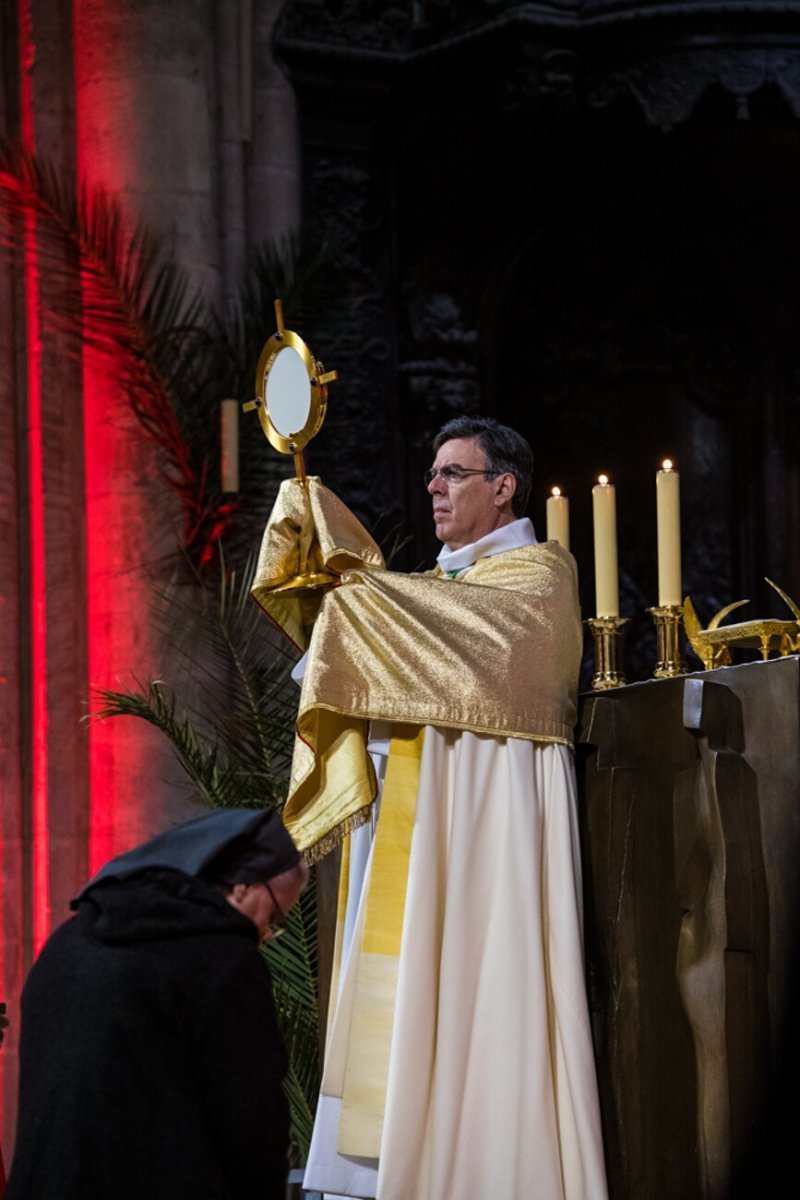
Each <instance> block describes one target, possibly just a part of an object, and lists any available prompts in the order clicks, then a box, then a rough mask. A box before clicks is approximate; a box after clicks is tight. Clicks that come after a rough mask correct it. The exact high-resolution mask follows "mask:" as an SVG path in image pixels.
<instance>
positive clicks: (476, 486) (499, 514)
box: [428, 438, 516, 550]
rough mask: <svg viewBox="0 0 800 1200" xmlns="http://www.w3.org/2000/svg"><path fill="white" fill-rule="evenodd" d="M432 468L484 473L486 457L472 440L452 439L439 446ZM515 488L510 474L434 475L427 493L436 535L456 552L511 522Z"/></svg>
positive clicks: (449, 548)
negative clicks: (491, 477) (459, 477)
mask: <svg viewBox="0 0 800 1200" xmlns="http://www.w3.org/2000/svg"><path fill="white" fill-rule="evenodd" d="M433 466H434V468H439V467H444V466H453V467H461V468H463V469H464V470H465V471H479V470H485V468H486V455H485V454H484V452H483V450H482V449H481V447H480V445H479V443H478V442H477V441H476V440H475V439H474V438H454V439H453V440H452V441H450V442H445V443H444V445H443V446H440V447H439V451H438V453H437V455H436V458H435V459H434V461H433ZM515 486H516V484H515V480H514V476H513V475H497V476H495V477H494V478H493V479H489V478H487V477H486V475H483V474H472V475H465V476H464V477H463V478H462V479H445V478H443V477H442V475H440V474H437V475H434V477H433V479H432V480H431V481H430V483H429V484H428V492H429V493H430V496H431V498H432V500H433V523H434V525H435V527H436V536H437V537H438V538H439V540H440V541H442V542H444V544H445V545H446V546H447V548H448V550H460V549H461V547H462V546H469V545H471V544H472V543H473V542H477V540H478V538H482V537H485V535H486V534H487V533H491V532H492V530H493V529H498V528H499V527H500V526H501V525H507V524H508V523H509V522H510V521H513V520H514V514H513V512H512V509H511V497H512V496H513V492H514V487H515Z"/></svg>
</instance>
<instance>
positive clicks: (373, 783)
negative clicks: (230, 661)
mask: <svg viewBox="0 0 800 1200" xmlns="http://www.w3.org/2000/svg"><path fill="white" fill-rule="evenodd" d="M433 449H434V454H435V457H434V460H433V464H432V466H431V467H430V469H429V470H428V471H427V472H426V475H425V485H426V487H427V490H428V493H429V494H430V497H431V501H432V508H433V520H434V524H435V527H436V532H437V535H438V537H439V538H440V539H441V541H442V543H443V546H442V550H441V552H440V554H439V558H438V562H437V566H436V568H435V570H434V571H433V572H431V573H429V574H424V575H403V574H399V573H396V572H392V571H387V570H386V569H385V568H384V565H383V560H382V558H381V555H380V551H379V550H378V548H377V546H376V545H375V544H374V542H373V541H372V539H371V538H370V537H369V536H368V534H367V533H366V532H365V530H364V529H363V528H362V527H361V526H360V525H359V524H358V522H357V521H356V520H355V518H354V517H353V516H352V515H351V514H350V513H349V512H348V511H347V509H345V508H344V506H343V505H341V504H340V502H339V501H338V500H337V499H336V497H334V496H333V495H332V494H331V493H330V492H328V491H327V490H326V489H325V488H323V487H322V485H321V484H320V483H319V481H318V480H314V479H311V480H309V481H308V483H307V486H306V487H304V486H303V485H302V484H301V483H300V482H299V481H296V480H293V481H290V482H287V483H286V484H284V485H283V488H282V491H281V494H280V495H279V498H278V501H277V504H276V508H275V510H274V512H273V516H272V518H271V521H270V524H269V526H268V528H267V531H266V534H265V537H264V542H263V545H262V552H261V557H260V561H259V569H258V575H257V580H256V585H255V588H254V594H255V596H256V599H257V600H258V601H259V602H260V603H261V605H262V606H263V607H264V609H265V610H266V611H267V613H268V614H269V615H270V616H271V617H272V619H273V620H275V621H276V622H277V624H278V625H279V626H280V627H281V628H282V629H283V630H284V632H285V633H286V634H287V635H288V636H289V637H291V638H292V639H293V640H294V641H295V643H296V644H297V645H298V646H299V647H300V648H301V649H302V650H307V652H308V653H307V660H306V668H305V673H304V678H303V685H302V692H301V699H300V708H299V714H298V724H297V740H296V748H295V755H294V761H293V768H292V779H291V788H290V796H289V800H288V803H287V806H286V810H285V813H284V816H285V819H286V821H287V824H288V827H289V829H290V831H291V833H292V836H293V838H294V840H295V841H296V842H297V844H298V845H299V846H300V847H301V848H302V849H304V850H306V851H307V852H308V854H309V855H310V856H311V857H314V856H317V857H318V856H320V855H321V854H323V853H325V852H326V851H327V850H328V849H330V848H332V847H333V846H334V845H336V844H337V843H339V842H343V855H342V877H341V889H340V901H339V921H338V927H337V938H336V948H335V963H334V980H333V991H332V996H331V1015H330V1019H329V1027H328V1038H327V1049H326V1059H325V1068H324V1075H323V1081H322V1094H321V1096H320V1105H319V1109H318V1113H317V1120H316V1125H315V1131H314V1139H313V1143H312V1148H311V1153H310V1157H309V1164H308V1168H307V1172H306V1180H305V1186H306V1187H307V1188H308V1189H317V1190H320V1191H324V1192H326V1193H328V1194H329V1195H331V1194H332V1195H347V1196H356V1197H378V1198H379V1200H493V1198H494V1197H498V1196H502V1197H504V1200H581V1198H582V1200H603V1198H604V1197H605V1195H606V1185H605V1172H604V1164H603V1152H602V1142H601V1133H600V1122H599V1112H598V1102H597V1088H596V1080H595V1072H594V1060H593V1054H592V1043H591V1036H590V1028H589V1019H588V1009H587V1002H586V993H585V983H584V973H583V958H582V912H581V881H580V858H579V845H578V828H577V820H576V797H575V777H574V767H573V761H572V735H573V727H574V724H575V719H576V709H575V704H576V685H577V675H578V666H579V661H580V656H581V641H582V639H581V625H580V614H579V608H578V599H577V583H576V570H575V563H574V560H573V559H572V558H571V556H570V555H569V554H568V553H567V552H566V551H565V550H563V549H562V548H561V547H560V546H559V545H557V544H556V543H553V542H546V543H544V544H540V543H538V542H537V540H536V537H535V534H534V530H533V526H532V524H531V522H530V521H529V520H528V519H527V517H525V516H524V513H525V510H526V505H527V500H528V496H529V493H530V486H531V474H532V465H533V460H532V454H531V451H530V447H529V446H528V444H527V443H526V442H525V440H524V439H523V438H521V437H520V436H519V435H518V434H517V433H516V432H515V431H514V430H512V429H509V428H508V427H505V426H502V425H500V424H498V423H497V422H495V421H492V420H489V419H483V418H458V419H456V420H454V421H451V422H449V423H448V424H447V425H445V427H444V428H443V429H442V430H441V432H440V433H439V434H438V436H437V437H436V439H435V441H434V445H433ZM312 560H313V563H314V565H316V566H317V567H319V568H324V569H327V570H329V571H331V572H333V573H335V575H336V576H337V578H338V581H339V584H340V586H338V587H335V588H333V589H332V590H330V591H329V592H328V593H327V594H326V595H325V597H324V599H323V600H322V602H321V604H319V603H316V604H315V603H314V602H313V601H311V600H309V598H308V597H307V596H306V597H304V596H302V595H300V596H298V595H297V594H296V593H295V594H294V595H293V594H292V592H291V591H288V592H287V591H281V590H278V591H276V590H275V587H276V585H280V584H281V583H282V582H285V581H286V580H287V578H288V577H289V576H290V575H291V574H292V573H293V572H297V570H298V569H299V568H302V567H303V566H304V565H307V564H308V563H309V562H310V561H312ZM370 750H372V751H373V752H374V751H384V752H385V751H387V750H388V756H386V754H376V753H373V754H370ZM383 764H385V766H384V765H383Z"/></svg>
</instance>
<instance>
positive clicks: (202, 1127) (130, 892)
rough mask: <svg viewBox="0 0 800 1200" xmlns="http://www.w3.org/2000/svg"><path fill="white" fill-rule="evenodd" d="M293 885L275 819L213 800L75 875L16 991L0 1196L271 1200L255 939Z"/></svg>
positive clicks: (273, 1150)
mask: <svg viewBox="0 0 800 1200" xmlns="http://www.w3.org/2000/svg"><path fill="white" fill-rule="evenodd" d="M306 878H307V868H306V866H305V864H304V862H303V861H302V859H301V856H300V854H299V852H298V851H297V849H296V847H295V846H294V843H293V842H292V840H291V838H290V837H289V835H288V833H287V832H286V830H285V829H284V827H283V824H282V822H281V820H280V818H279V817H278V816H277V814H275V813H265V812H257V811H252V810H245V809H230V810H220V811H217V812H213V813H208V814H206V815H204V816H201V817H197V818H195V819H194V820H192V821H187V822H185V823H184V824H182V825H179V826H176V827H175V828H173V829H171V830H169V831H167V832H166V833H164V834H162V835H161V836H160V837H157V838H155V839H154V840H153V841H151V842H147V843H146V844H145V845H143V846H140V847H139V848H137V849H136V850H133V851H131V852H130V853H128V854H124V855H122V856H120V857H119V858H116V859H114V860H112V861H111V862H110V863H108V864H107V865H106V866H105V867H104V868H103V869H102V870H101V871H100V872H99V873H98V874H97V875H96V876H95V877H94V879H92V880H91V882H90V883H89V884H88V885H87V886H86V887H85V888H84V890H83V891H82V892H81V893H80V895H78V896H77V897H76V899H75V900H73V902H72V907H73V908H74V909H75V910H76V912H75V915H74V916H73V917H72V918H71V919H69V920H68V921H66V922H65V923H64V924H63V925H62V926H61V927H60V928H59V929H57V930H56V932H55V933H54V934H53V936H52V937H51V938H50V940H49V941H48V942H47V944H46V945H45V947H44V949H43V951H42V953H41V955H40V957H39V959H38V960H37V962H36V963H35V964H34V967H33V969H32V970H31V972H30V975H29V976H28V980H27V982H26V984H25V988H24V990H23V996H22V1027H21V1038H20V1105H19V1121H18V1128H17V1140H16V1147H15V1151H14V1157H13V1161H12V1165H11V1173H10V1176H9V1180H8V1187H7V1191H6V1200H126V1198H127V1197H130V1198H133V1197H136V1198H137V1200H139V1198H141V1197H146V1198H147V1200H183V1198H184V1197H185V1198H186V1200H189V1198H190V1197H191V1200H251V1198H252V1200H255V1198H256V1197H257V1198H258V1200H279V1198H281V1200H282V1198H283V1196H284V1194H285V1186H286V1175H287V1157H286V1155H287V1147H288V1130H289V1116H288V1106H287V1103H286V1100H285V1098H284V1094H283V1089H282V1080H283V1077H284V1075H285V1073H286V1069H287V1057H286V1051H285V1048H284V1045H283V1042H282V1040H281V1036H280V1033H279V1031H278V1026H277V1021H276V1016H275V1005H274V1000H273V997H272V989H271V984H270V978H269V972H268V969H267V965H266V962H265V961H264V957H263V955H262V954H261V952H260V950H259V942H260V941H261V940H263V939H264V938H267V937H270V936H274V933H275V932H276V928H277V925H278V924H279V923H280V922H281V921H282V919H283V917H284V916H285V914H286V913H287V912H288V910H289V909H290V908H291V907H292V905H293V904H294V903H295V902H296V901H297V899H298V897H299V895H300V892H301V891H302V889H303V887H304V886H305V883H306Z"/></svg>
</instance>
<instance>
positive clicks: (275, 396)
mask: <svg viewBox="0 0 800 1200" xmlns="http://www.w3.org/2000/svg"><path fill="white" fill-rule="evenodd" d="M275 323H276V325H277V329H276V331H275V333H273V334H272V336H271V337H270V338H269V339H268V340H267V341H266V342H265V343H264V347H263V349H262V351H261V355H260V357H259V360H258V366H257V367H256V383H255V392H256V395H255V399H254V400H249V401H248V402H247V403H246V404H243V405H242V411H243V412H252V411H253V410H254V409H255V410H256V411H257V412H258V419H259V421H260V422H261V428H262V429H263V431H264V435H265V437H266V438H267V441H268V442H269V443H270V445H271V446H273V447H274V448H275V449H276V450H277V451H278V452H279V453H280V454H290V455H291V456H292V458H293V459H294V469H295V476H296V478H297V479H299V480H300V482H301V483H302V484H303V487H304V490H305V493H306V497H307V496H308V482H307V480H306V470H305V461H304V458H303V450H304V449H305V447H306V446H307V445H308V443H309V442H310V441H311V439H312V438H313V437H316V435H317V434H318V433H319V431H320V429H321V427H322V422H323V421H324V420H325V414H326V412H327V409H328V384H329V383H332V382H333V380H334V379H336V378H338V376H337V372H336V371H326V370H325V368H324V367H323V365H322V363H321V362H318V361H317V359H315V358H314V355H313V354H312V353H311V351H310V349H309V348H308V346H307V345H306V343H305V342H304V341H303V339H302V338H301V337H300V335H299V334H297V333H295V332H294V330H292V329H287V328H286V326H285V325H284V320H283V305H282V303H281V301H280V300H276V301H275ZM312 523H313V522H312ZM313 559H314V552H313V547H312V546H311V545H308V546H306V547H305V550H304V552H303V561H301V563H300V569H299V571H298V572H297V574H296V575H294V576H293V578H291V579H289V580H286V581H284V582H283V583H281V584H278V585H276V586H275V587H274V588H273V589H271V590H273V591H276V592H278V591H280V592H287V591H311V592H313V591H318V590H320V589H322V588H327V587H332V586H333V585H334V584H335V583H336V582H337V576H335V575H332V574H331V573H330V572H329V571H326V570H325V569H324V568H321V567H320V564H318V563H315V562H314V561H313Z"/></svg>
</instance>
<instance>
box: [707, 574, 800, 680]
mask: <svg viewBox="0 0 800 1200" xmlns="http://www.w3.org/2000/svg"><path fill="white" fill-rule="evenodd" d="M765 578H766V576H765ZM767 583H768V584H769V586H770V587H771V588H774V589H775V591H776V592H777V593H778V595H779V596H780V597H781V599H782V600H784V601H785V603H786V605H787V607H788V608H789V609H790V610H791V611H792V612H793V613H794V616H795V620H794V621H781V620H779V619H777V618H775V619H773V618H767V619H762V620H755V621H741V622H740V623H738V624H736V625H721V622H722V621H723V620H724V619H725V617H727V615H728V613H731V612H733V610H734V609H736V608H741V606H742V605H743V604H749V603H750V601H749V600H737V601H736V602H735V603H734V604H728V605H726V606H725V608H721V609H720V611H719V612H718V613H716V614H715V616H714V617H712V619H711V620H710V621H709V623H708V626H707V628H706V629H703V627H702V626H701V624H700V621H699V619H698V616H697V613H696V612H695V610H694V605H693V604H692V601H691V599H690V598H689V597H688V596H687V597H686V599H685V600H684V602H683V620H684V624H685V626H686V633H687V635H688V638H689V644H690V645H691V647H692V649H693V650H694V652H695V654H696V655H697V657H698V658H699V659H700V661H701V662H702V664H703V666H704V667H705V669H706V670H707V671H711V670H713V669H714V668H715V667H725V666H728V665H729V664H730V663H731V662H732V661H733V660H732V658H731V650H733V649H740V650H747V649H750V650H752V649H756V650H760V651H761V657H762V658H763V659H764V660H766V659H768V658H769V656H770V654H771V653H772V652H773V651H777V653H778V654H779V655H780V656H781V657H785V656H786V655H787V654H797V653H798V651H800V608H798V606H797V605H796V604H795V602H794V600H792V598H791V597H790V596H787V594H786V592H784V590H783V589H782V588H779V587H778V585H777V583H773V582H772V580H771V579H767Z"/></svg>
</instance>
